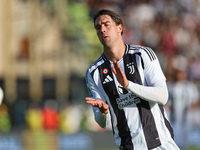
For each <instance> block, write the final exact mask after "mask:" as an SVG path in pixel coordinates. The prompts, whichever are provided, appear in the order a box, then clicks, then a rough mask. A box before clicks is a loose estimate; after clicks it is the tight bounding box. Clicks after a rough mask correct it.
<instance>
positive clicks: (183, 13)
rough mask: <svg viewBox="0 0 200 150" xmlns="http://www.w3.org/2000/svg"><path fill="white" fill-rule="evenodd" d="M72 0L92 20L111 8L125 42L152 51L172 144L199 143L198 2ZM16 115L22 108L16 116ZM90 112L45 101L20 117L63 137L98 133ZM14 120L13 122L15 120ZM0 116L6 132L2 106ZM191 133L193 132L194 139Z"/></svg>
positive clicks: (6, 118)
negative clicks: (162, 79) (163, 82)
mask: <svg viewBox="0 0 200 150" xmlns="http://www.w3.org/2000/svg"><path fill="white" fill-rule="evenodd" d="M76 2H77V3H84V4H85V3H87V4H88V9H89V11H90V18H91V20H92V17H93V16H94V14H95V13H96V11H97V10H99V9H101V8H106V9H111V10H114V11H115V12H117V13H118V14H119V15H121V16H122V19H123V22H124V34H123V38H124V41H125V43H127V44H139V45H144V46H148V47H151V48H152V49H153V50H154V51H155V53H156V54H157V56H158V58H159V60H160V64H161V67H162V69H163V71H164V73H165V76H166V78H167V85H168V89H169V101H168V103H167V104H166V106H165V108H166V111H167V115H168V117H169V120H170V122H171V123H172V126H173V129H174V133H175V140H176V141H177V144H178V145H179V146H180V147H181V149H182V150H184V149H185V148H186V147H187V145H189V144H190V145H192V144H193V145H194V144H199V142H197V143H194V141H199V140H200V134H197V133H199V131H200V97H199V94H200V48H199V47H200V0H159V1H157V0H123V1H122V0H76ZM83 101H84V99H83ZM20 106H22V105H21V104H20ZM16 107H17V106H16ZM16 110H17V108H16ZM20 111H22V108H21V107H20V109H19V111H18V114H19V112H20ZM91 111H92V110H91V107H85V105H84V106H83V105H77V104H76V105H69V104H59V103H58V102H56V101H54V100H48V101H46V102H45V103H44V104H43V105H42V106H41V105H38V104H37V103H31V104H30V103H29V105H26V109H24V111H22V114H23V115H24V124H26V126H27V127H28V128H29V129H31V130H41V129H42V130H47V131H62V132H64V133H68V134H71V133H75V132H78V131H80V130H89V131H91V130H92V131H101V130H102V129H100V128H99V127H98V125H97V124H96V123H95V122H94V119H93V115H92V113H91ZM19 116H20V115H19ZM19 116H18V119H17V120H20V119H19V118H20V117H19ZM0 118H1V120H0V131H2V132H8V131H9V130H10V129H11V123H9V114H8V113H7V108H6V105H4V104H3V105H1V107H0ZM2 118H4V119H2ZM16 118H17V116H16ZM74 118H76V119H74ZM16 122H17V121H16ZM5 127H6V128H5ZM3 130H5V131H3ZM193 133H196V136H195V138H197V140H196V139H194V136H192V135H193ZM190 137H191V138H190ZM192 137H193V138H192ZM198 146H199V145H198Z"/></svg>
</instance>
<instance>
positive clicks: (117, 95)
mask: <svg viewBox="0 0 200 150" xmlns="http://www.w3.org/2000/svg"><path fill="white" fill-rule="evenodd" d="M118 63H119V65H120V67H121V69H122V70H123V72H124V73H125V75H126V77H127V79H128V80H129V86H128V87H127V88H124V87H123V86H121V85H120V84H119V83H118V81H117V79H116V77H115V75H114V73H113V72H112V70H111V67H112V66H113V63H112V62H111V61H109V60H108V59H107V58H106V57H105V56H104V54H102V55H101V57H99V59H97V60H96V61H95V62H94V63H93V64H92V65H91V66H90V67H89V68H88V70H87V73H86V84H87V87H88V90H89V94H90V97H92V98H95V99H100V100H102V101H104V102H106V103H107V104H108V105H109V114H106V115H104V114H102V113H101V112H100V111H99V109H98V108H96V107H93V111H94V115H95V120H96V121H97V123H98V124H99V125H100V126H101V127H103V128H105V127H106V126H107V125H108V123H109V122H111V125H112V129H113V134H114V138H115V142H116V144H117V145H118V147H119V149H123V150H134V149H135V150H149V149H170V150H177V149H179V148H178V147H177V146H176V144H175V142H174V140H173V137H174V135H173V131H172V128H171V126H170V123H169V121H168V119H167V118H166V113H165V110H164V109H163V105H161V104H160V103H159V101H157V100H154V99H156V96H151V95H156V94H157V95H159V96H160V98H161V99H162V94H161V93H160V94H159V93H158V92H157V91H155V90H154V91H153V90H152V89H151V88H149V89H145V87H154V86H162V84H160V83H164V84H165V80H166V79H165V76H164V74H163V72H162V70H161V68H160V64H159V61H158V59H157V57H156V55H155V53H154V52H153V50H152V49H150V48H147V47H142V46H136V45H126V50H125V54H124V56H123V58H122V59H121V60H119V61H118ZM134 85H135V86H134ZM133 87H137V89H136V90H138V93H139V94H138V93H134V91H133V90H132V88H133ZM143 88H144V90H143ZM144 91H146V92H144ZM142 92H143V93H142ZM158 99H159V98H158ZM160 101H162V100H160Z"/></svg>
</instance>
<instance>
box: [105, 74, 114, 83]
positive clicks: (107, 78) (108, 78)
mask: <svg viewBox="0 0 200 150" xmlns="http://www.w3.org/2000/svg"><path fill="white" fill-rule="evenodd" d="M111 81H113V79H112V78H111V77H110V76H109V75H107V76H106V78H105V79H104V81H103V84H106V83H108V82H111Z"/></svg>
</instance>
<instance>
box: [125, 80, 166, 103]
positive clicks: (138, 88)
mask: <svg viewBox="0 0 200 150" xmlns="http://www.w3.org/2000/svg"><path fill="white" fill-rule="evenodd" d="M126 88H127V89H128V90H129V91H131V92H133V93H134V94H135V95H137V96H138V97H140V98H142V99H144V100H147V101H151V102H156V103H159V104H162V105H165V104H166V103H167V100H168V91H167V86H166V84H165V83H162V84H160V85H159V86H152V87H150V86H143V85H139V84H136V83H133V82H131V81H129V85H128V86H127V87H126Z"/></svg>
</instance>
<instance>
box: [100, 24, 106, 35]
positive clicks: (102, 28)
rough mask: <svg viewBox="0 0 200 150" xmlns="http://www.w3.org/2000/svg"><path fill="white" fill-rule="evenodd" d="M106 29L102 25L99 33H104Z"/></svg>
mask: <svg viewBox="0 0 200 150" xmlns="http://www.w3.org/2000/svg"><path fill="white" fill-rule="evenodd" d="M105 31H106V28H105V26H104V25H102V26H101V33H104V32H105Z"/></svg>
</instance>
